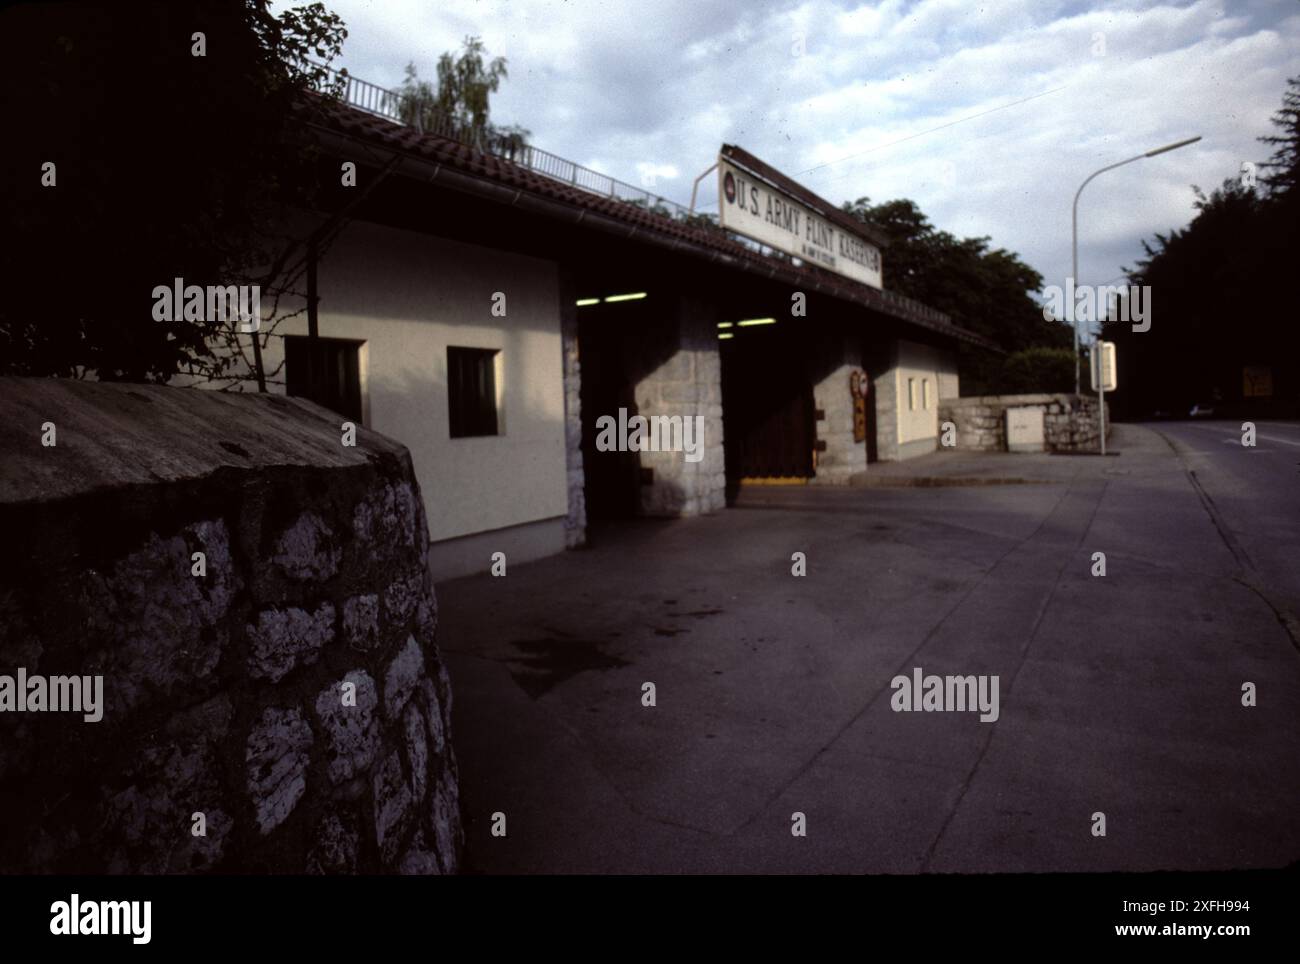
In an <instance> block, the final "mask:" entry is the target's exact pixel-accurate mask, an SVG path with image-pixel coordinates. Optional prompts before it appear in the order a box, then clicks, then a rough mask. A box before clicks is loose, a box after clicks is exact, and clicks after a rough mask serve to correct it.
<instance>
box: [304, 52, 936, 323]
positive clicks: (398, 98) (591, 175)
mask: <svg viewBox="0 0 1300 964" xmlns="http://www.w3.org/2000/svg"><path fill="white" fill-rule="evenodd" d="M317 66H319V67H321V68H323V71H322V74H321V75H320V76H321V83H320V85H319V89H320V90H321V91H322V92H323V93H330V94H334V95H337V96H338V97H339V98H340V99H341V100H342V101H343V103H345V104H347V105H348V106H349V107H355V108H357V109H358V110H362V111H365V112H366V113H368V114H374V115H375V116H377V117H383V118H385V119H386V120H390V121H393V122H394V123H397V124H402V125H407V122H406V119H405V117H404V112H403V102H402V95H401V93H399V92H398V91H395V90H390V89H389V88H387V87H380V86H379V85H378V84H372V83H370V81H368V80H361V79H360V78H359V77H353V76H352V75H351V74H349V73H347V72H346V71H342V70H335V69H333V68H332V67H325V66H324V65H323V64H321V65H317ZM409 114H410V115H411V116H413V117H414V118H415V121H416V123H415V125H414V126H415V127H416V129H417V130H420V131H422V132H424V131H427V132H429V133H431V134H437V135H439V136H441V137H446V138H449V139H450V140H454V141H458V142H460V143H463V144H467V145H468V146H470V147H473V148H475V149H476V150H480V151H483V152H484V153H487V154H491V155H493V156H495V157H501V158H503V159H505V160H508V161H511V162H513V163H515V164H518V165H519V166H521V167H524V168H527V169H528V170H530V171H533V172H534V173H536V174H541V175H542V176H543V177H548V178H550V179H551V180H553V181H559V182H561V183H563V184H568V185H570V186H571V187H576V188H579V189H581V190H583V191H587V192H589V193H591V194H597V195H600V196H602V197H608V198H611V199H613V200H615V201H624V202H626V203H628V204H635V205H637V206H638V207H642V208H644V209H646V210H648V211H651V212H653V213H655V214H661V215H663V216H664V217H668V218H672V219H673V220H674V221H681V222H687V223H690V224H691V225H693V226H695V227H701V228H706V229H708V230H712V231H715V232H717V233H718V234H720V235H723V236H724V237H727V238H729V239H731V240H732V241H736V242H738V243H740V244H742V245H744V246H745V247H747V248H750V249H752V250H754V251H757V252H759V253H761V254H764V255H766V256H768V257H774V258H776V259H778V260H781V261H793V260H794V259H792V258H791V257H790V255H788V254H786V253H784V252H782V251H778V250H776V249H775V248H771V247H769V246H768V245H765V244H761V243H760V242H757V241H753V240H751V239H749V238H746V237H743V236H742V235H737V234H735V233H734V232H731V231H727V230H725V229H724V228H722V227H720V226H719V225H718V224H717V222H715V221H713V220H711V219H709V218H708V217H706V216H704V215H700V214H695V213H692V212H691V210H690V209H689V208H687V207H685V206H684V205H681V204H678V203H677V202H675V201H669V200H668V199H667V198H665V197H663V196H661V195H658V194H651V193H650V192H649V191H647V190H645V189H644V188H639V187H635V186H634V185H631V184H628V183H627V182H626V181H620V180H618V179H617V178H613V177H610V176H609V175H608V174H601V173H600V172H599V171H593V170H592V169H591V168H589V167H583V166H582V165H581V164H575V163H574V162H573V161H570V160H567V159H565V158H563V157H560V156H559V155H558V154H552V153H551V152H550V151H544V150H542V149H541V148H540V147H534V146H532V145H531V144H520V143H519V142H518V140H516V139H513V138H511V137H508V136H507V137H498V138H492V137H489V138H487V139H486V143H473V142H471V138H470V137H469V136H468V132H466V131H464V130H463V129H458V128H457V125H455V124H454V123H453V122H452V120H451V118H448V117H445V116H438V115H437V114H436V113H434V112H432V111H429V110H427V109H424V110H413V111H410V112H409ZM878 294H879V295H880V296H881V298H882V299H883V300H884V301H885V302H886V303H888V304H890V305H892V306H894V307H895V308H897V309H898V310H900V311H908V312H911V313H913V314H915V315H918V316H919V317H921V318H924V319H926V320H929V321H931V322H933V323H936V324H942V325H949V324H952V319H951V318H949V317H948V315H946V314H945V313H943V312H942V311H938V310H936V309H934V308H931V307H929V306H928V305H924V304H921V303H920V302H919V301H913V300H912V299H911V298H908V297H906V296H904V295H900V294H896V293H895V292H892V291H885V290H883V289H878Z"/></svg>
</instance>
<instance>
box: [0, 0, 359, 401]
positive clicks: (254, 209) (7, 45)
mask: <svg viewBox="0 0 1300 964" xmlns="http://www.w3.org/2000/svg"><path fill="white" fill-rule="evenodd" d="M268 8H269V0H239V2H230V0H226V2H215V0H142V2H137V3H130V4H103V3H94V2H84V3H77V2H73V3H57V4H28V5H20V6H17V7H12V8H10V9H8V10H6V11H5V12H4V13H3V14H0V21H2V23H0V57H3V59H4V62H5V63H7V64H10V65H21V79H22V87H21V89H16V88H15V87H14V85H12V84H6V85H5V86H6V105H5V113H6V120H7V122H8V123H9V125H10V129H11V132H14V134H15V136H13V137H12V138H11V139H10V140H9V142H8V143H7V144H6V148H5V151H4V152H3V153H4V159H3V163H4V166H5V168H6V170H5V171H4V175H3V178H0V180H2V181H3V185H2V186H0V191H2V192H3V194H0V210H2V211H3V215H4V222H5V224H6V229H7V233H8V234H9V235H10V237H11V239H16V240H18V241H19V243H17V244H15V245H14V246H13V247H12V248H10V251H9V255H8V256H7V257H6V259H5V266H6V270H7V273H8V274H9V275H10V277H9V279H8V280H7V282H6V297H5V299H4V300H3V301H0V372H3V373H8V374H28V375H62V376H85V375H87V374H90V373H94V374H96V375H97V376H98V377H100V378H103V379H120V380H131V381H148V380H158V381H163V380H166V379H167V378H169V377H171V376H172V375H174V374H175V373H178V372H186V371H193V372H196V373H199V374H201V375H206V376H212V375H215V374H220V371H221V370H222V369H223V368H224V367H225V366H226V365H228V364H229V363H230V360H229V358H227V357H224V356H222V355H220V354H217V353H214V351H213V347H212V346H213V343H214V342H219V341H220V340H221V339H222V337H223V335H226V336H228V335H229V332H230V330H233V325H231V323H229V322H225V323H223V322H220V321H216V320H208V321H178V322H168V321H155V320H153V317H152V294H151V292H152V290H153V289H154V288H155V287H156V286H159V285H170V284H171V283H172V281H173V279H174V278H177V277H180V278H183V279H184V280H185V283H186V284H198V285H216V284H221V285H230V284H254V283H259V282H263V281H265V280H266V279H265V277H264V275H263V274H262V272H263V271H264V270H265V266H266V265H268V264H271V263H273V262H274V261H275V259H276V255H277V253H278V252H280V251H282V250H283V246H284V244H285V243H286V240H287V239H286V237H285V234H284V232H285V224H286V219H285V217H284V212H285V211H286V210H288V209H291V208H295V207H298V208H302V207H309V206H310V204H311V200H312V197H313V196H314V194H315V192H316V190H317V183H316V174H317V167H316V156H315V154H314V152H313V150H312V145H311V143H310V142H309V140H308V139H307V138H306V136H305V132H304V130H303V127H302V125H301V124H300V123H297V122H296V120H295V117H294V115H295V113H298V114H301V113H302V112H303V111H304V110H311V109H312V104H319V103H320V101H319V98H317V99H314V100H313V99H311V98H304V97H303V92H304V91H305V90H306V89H307V88H308V87H310V86H311V85H313V84H314V83H318V82H319V81H320V80H321V78H322V76H323V74H322V71H321V68H319V67H318V66H315V65H313V64H312V63H311V59H312V58H319V59H320V60H323V61H325V62H328V61H329V60H330V59H331V58H332V57H333V56H335V55H336V54H337V53H338V52H339V49H340V46H341V44H342V41H343V38H344V37H345V36H346V29H345V28H344V25H343V23H342V21H341V20H340V19H339V18H338V17H337V16H335V15H334V14H332V13H330V12H328V11H327V10H326V9H325V7H324V6H323V5H322V4H320V3H311V4H308V5H306V6H300V7H295V8H292V9H288V10H285V11H284V12H283V13H281V14H280V15H279V16H276V15H274V14H272V13H271V12H270V10H269V9H268ZM195 34H202V35H203V36H202V40H201V47H200V45H199V40H198V39H197V38H196V37H195ZM200 50H201V52H202V56H197V55H196V53H197V52H199V51H200ZM46 162H52V163H53V164H54V165H55V177H56V181H55V184H54V186H44V185H43V184H42V165H43V164H45V163H46Z"/></svg>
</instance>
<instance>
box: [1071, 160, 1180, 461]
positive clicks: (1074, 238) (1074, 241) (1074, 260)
mask: <svg viewBox="0 0 1300 964" xmlns="http://www.w3.org/2000/svg"><path fill="white" fill-rule="evenodd" d="M1200 139H1201V135H1199V134H1197V135H1196V136H1195V137H1189V138H1187V140H1185V141H1176V142H1174V143H1173V144H1166V145H1165V146H1164V147H1157V148H1156V149H1155V150H1151V151H1147V152H1146V153H1145V154H1138V155H1137V156H1135V157H1130V158H1129V159H1128V160H1125V161H1120V162H1119V163H1117V164H1108V165H1107V166H1106V167H1103V168H1100V169H1099V170H1096V171H1093V172H1092V173H1091V174H1089V175H1088V177H1087V178H1086V179H1085V180H1084V182H1083V183H1082V184H1080V185H1079V190H1077V191H1075V192H1074V206H1073V208H1072V209H1071V214H1070V232H1071V233H1070V278H1071V280H1072V281H1073V282H1074V285H1075V288H1076V289H1077V288H1078V284H1079V195H1080V194H1082V193H1083V189H1084V188H1085V187H1087V186H1088V182H1089V181H1091V180H1092V179H1093V178H1094V177H1096V176H1097V175H1098V174H1105V173H1106V172H1107V171H1113V170H1115V168H1117V167H1123V166H1124V165H1125V164H1132V163H1133V162H1134V161H1140V160H1142V159H1143V158H1145V157H1155V156H1156V155H1157V154H1164V153H1165V152H1166V151H1176V150H1177V149H1178V148H1180V147H1186V146H1187V145H1188V144H1195V143H1196V142H1197V141H1199V140H1200ZM1070 313H1071V315H1073V314H1074V306H1073V305H1071V306H1070ZM1072 325H1073V328H1074V394H1076V395H1078V394H1079V319H1077V318H1075V319H1073V322H1072ZM1102 444H1103V446H1104V445H1105V440H1104V439H1103V441H1102Z"/></svg>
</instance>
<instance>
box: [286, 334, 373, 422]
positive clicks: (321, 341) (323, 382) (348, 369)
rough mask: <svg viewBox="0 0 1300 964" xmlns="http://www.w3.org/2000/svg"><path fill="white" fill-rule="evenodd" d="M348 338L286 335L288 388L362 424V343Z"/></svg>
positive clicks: (293, 394)
mask: <svg viewBox="0 0 1300 964" xmlns="http://www.w3.org/2000/svg"><path fill="white" fill-rule="evenodd" d="M363 344H365V342H362V341H353V340H351V339H347V338H309V337H306V336H303V335H286V336H285V339H284V380H285V391H286V392H288V394H290V395H292V396H295V397H297V398H307V399H310V400H311V401H313V402H315V403H316V404H318V405H323V406H325V407H326V408H328V409H330V410H331V411H334V412H338V413H339V414H340V415H342V416H344V417H345V418H348V419H351V420H352V421H354V422H356V423H357V424H358V425H360V424H361V346H362V345H363Z"/></svg>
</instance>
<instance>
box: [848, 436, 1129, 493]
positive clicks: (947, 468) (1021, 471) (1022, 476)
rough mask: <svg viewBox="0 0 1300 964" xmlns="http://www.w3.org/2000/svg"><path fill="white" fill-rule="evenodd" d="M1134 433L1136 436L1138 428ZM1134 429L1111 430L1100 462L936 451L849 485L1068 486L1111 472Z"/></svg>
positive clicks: (884, 466)
mask: <svg viewBox="0 0 1300 964" xmlns="http://www.w3.org/2000/svg"><path fill="white" fill-rule="evenodd" d="M1138 431H1141V430H1140V429H1139V430H1138ZM1133 433H1134V428H1133V427H1132V426H1126V425H1115V426H1113V430H1112V433H1111V437H1110V439H1109V440H1108V441H1107V443H1106V449H1107V454H1106V457H1105V458H1104V459H1103V458H1102V457H1101V456H1100V455H1098V454H1091V455H1051V454H1048V453H1046V452H1023V453H1018V452H1017V453H1013V452H963V451H959V450H955V449H940V450H938V451H936V452H931V453H929V454H927V455H920V456H917V457H916V458H911V459H905V460H903V461H901V462H872V463H871V464H870V465H869V466H868V467H867V471H866V473H865V474H859V475H858V476H856V477H855V478H854V479H853V482H852V484H853V485H854V486H857V487H866V488H872V487H876V486H884V487H895V486H907V487H911V486H926V487H929V486H955V485H957V486H960V485H1022V484H1025V483H1030V482H1070V481H1073V480H1075V479H1077V478H1080V477H1086V478H1091V477H1095V476H1100V475H1101V474H1103V472H1104V471H1105V470H1106V469H1110V468H1114V467H1115V459H1116V458H1117V457H1118V453H1122V451H1123V448H1124V445H1125V442H1126V440H1127V441H1131V440H1132V439H1133V438H1134V435H1133Z"/></svg>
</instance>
